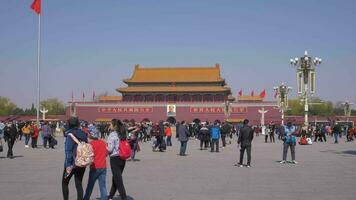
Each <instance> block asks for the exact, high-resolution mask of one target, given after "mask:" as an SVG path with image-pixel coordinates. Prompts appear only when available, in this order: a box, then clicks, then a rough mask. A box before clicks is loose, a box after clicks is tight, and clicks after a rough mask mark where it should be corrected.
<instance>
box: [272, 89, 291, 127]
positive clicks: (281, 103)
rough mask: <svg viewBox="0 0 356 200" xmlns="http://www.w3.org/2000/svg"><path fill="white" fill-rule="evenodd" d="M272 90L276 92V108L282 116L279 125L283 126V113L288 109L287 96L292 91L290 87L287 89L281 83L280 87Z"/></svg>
mask: <svg viewBox="0 0 356 200" xmlns="http://www.w3.org/2000/svg"><path fill="white" fill-rule="evenodd" d="M273 89H274V91H276V94H277V97H278V107H279V109H280V111H281V115H282V116H281V118H282V122H281V124H282V125H284V112H285V111H286V110H287V109H288V94H289V92H290V91H291V90H292V87H288V86H286V85H285V84H284V83H282V84H281V85H280V86H278V87H274V88H273Z"/></svg>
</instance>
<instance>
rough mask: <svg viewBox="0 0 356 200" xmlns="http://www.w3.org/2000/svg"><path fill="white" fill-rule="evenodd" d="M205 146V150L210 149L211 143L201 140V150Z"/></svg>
mask: <svg viewBox="0 0 356 200" xmlns="http://www.w3.org/2000/svg"><path fill="white" fill-rule="evenodd" d="M203 145H204V148H205V149H206V148H208V147H209V141H208V140H200V149H202V148H203Z"/></svg>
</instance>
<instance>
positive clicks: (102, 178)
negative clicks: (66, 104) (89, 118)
mask: <svg viewBox="0 0 356 200" xmlns="http://www.w3.org/2000/svg"><path fill="white" fill-rule="evenodd" d="M99 133H100V131H99V130H98V129H97V128H96V127H95V126H93V125H91V126H89V139H90V144H91V146H92V147H93V152H94V162H93V163H92V164H91V166H90V171H89V178H88V185H87V189H86V190H85V195H84V200H89V199H90V196H91V193H92V191H93V188H94V185H95V182H96V180H98V181H99V190H100V200H107V198H108V195H107V191H106V156H107V150H106V143H105V142H104V141H103V140H100V139H98V138H99Z"/></svg>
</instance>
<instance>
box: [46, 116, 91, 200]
mask: <svg viewBox="0 0 356 200" xmlns="http://www.w3.org/2000/svg"><path fill="white" fill-rule="evenodd" d="M68 126H69V130H67V131H66V134H65V135H66V137H67V138H66V140H65V144H64V146H65V160H64V170H63V176H62V194H63V199H64V200H68V199H69V188H68V185H69V181H70V179H71V178H72V176H73V175H74V182H75V187H76V189H77V200H81V199H83V186H82V180H83V176H84V172H85V167H78V166H75V158H76V156H77V155H76V152H77V146H78V145H77V143H76V142H75V141H74V140H73V137H75V138H76V139H77V140H79V141H80V142H85V143H88V138H87V135H86V134H85V133H84V132H83V131H82V130H81V129H80V128H79V126H80V123H79V119H78V118H76V117H71V118H69V119H68ZM47 127H48V126H47ZM48 129H50V127H48ZM49 134H50V133H49ZM68 134H71V135H72V136H73V137H71V136H69V135H68Z"/></svg>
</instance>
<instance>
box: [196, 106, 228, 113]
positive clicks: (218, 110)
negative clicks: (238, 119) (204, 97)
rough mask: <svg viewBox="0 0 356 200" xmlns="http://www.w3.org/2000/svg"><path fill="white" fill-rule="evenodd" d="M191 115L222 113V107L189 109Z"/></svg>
mask: <svg viewBox="0 0 356 200" xmlns="http://www.w3.org/2000/svg"><path fill="white" fill-rule="evenodd" d="M190 112H191V113H224V108H222V107H190Z"/></svg>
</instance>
